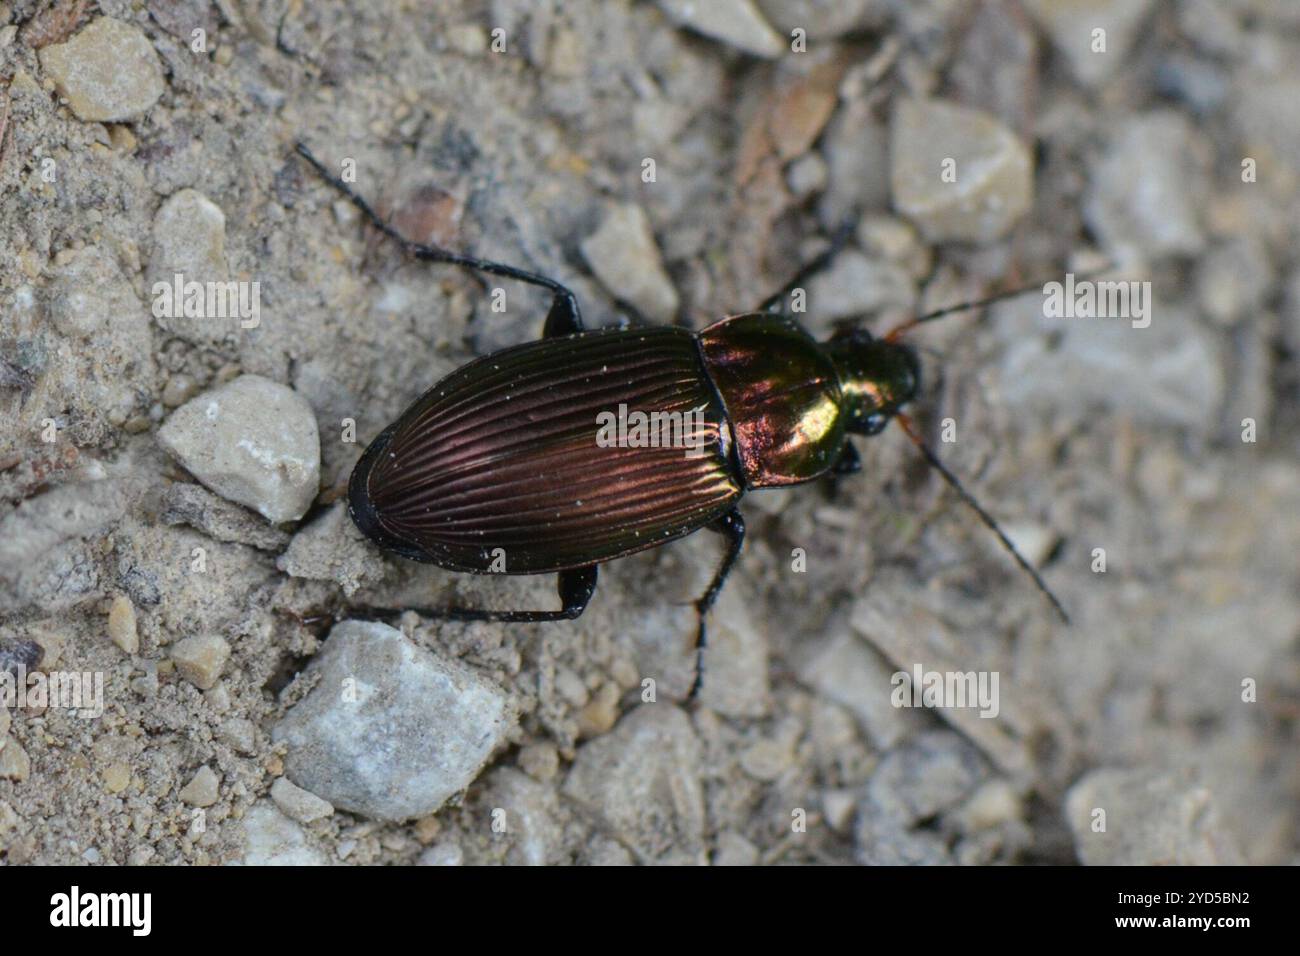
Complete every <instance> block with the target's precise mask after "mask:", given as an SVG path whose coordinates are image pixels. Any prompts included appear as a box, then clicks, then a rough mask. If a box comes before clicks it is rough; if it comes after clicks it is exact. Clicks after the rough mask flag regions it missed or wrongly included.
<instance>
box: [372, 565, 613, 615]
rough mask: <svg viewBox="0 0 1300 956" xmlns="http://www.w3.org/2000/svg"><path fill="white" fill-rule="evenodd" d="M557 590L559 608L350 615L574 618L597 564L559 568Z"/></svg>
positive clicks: (584, 600) (385, 610)
mask: <svg viewBox="0 0 1300 956" xmlns="http://www.w3.org/2000/svg"><path fill="white" fill-rule="evenodd" d="M556 590H557V591H559V593H560V604H561V605H562V606H561V608H560V610H558V611H492V610H487V609H484V608H468V607H409V608H360V609H354V611H353V612H351V613H352V616H358V615H364V616H371V617H389V618H394V617H400V616H401V615H402V614H404V613H406V612H407V611H414V612H415V613H416V614H419V615H420V616H421V617H433V618H440V619H442V620H446V621H495V622H497V623H502V624H538V623H542V622H545V621H575V620H577V619H578V618H579V617H581V616H582V612H583V611H585V610H586V609H587V605H588V604H589V603H590V602H591V596H592V595H593V594H595V593H596V565H594V564H592V565H589V566H587V567H585V568H572V569H570V570H567V571H561V572H560V573H559V576H558V581H557V586H556Z"/></svg>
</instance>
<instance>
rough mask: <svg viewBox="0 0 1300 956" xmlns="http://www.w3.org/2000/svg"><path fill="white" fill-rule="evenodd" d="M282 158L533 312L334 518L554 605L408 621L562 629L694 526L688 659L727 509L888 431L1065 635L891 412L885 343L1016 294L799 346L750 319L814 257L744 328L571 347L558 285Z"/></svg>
mask: <svg viewBox="0 0 1300 956" xmlns="http://www.w3.org/2000/svg"><path fill="white" fill-rule="evenodd" d="M297 149H298V152H299V154H301V155H302V157H303V158H304V159H306V160H307V162H309V163H310V164H311V165H312V166H313V167H314V168H315V170H316V172H317V173H319V174H320V175H321V177H322V178H323V179H324V180H325V181H326V182H328V183H330V184H331V185H332V186H333V187H334V188H335V189H337V190H338V191H339V192H340V193H342V194H343V195H344V196H346V197H347V198H348V199H349V200H350V201H351V202H352V204H353V205H355V206H356V207H357V209H359V210H360V211H361V212H362V214H364V215H365V217H366V218H367V219H368V220H369V221H370V222H371V223H373V224H374V226H375V227H376V228H377V229H379V230H380V231H381V232H383V233H384V234H385V235H387V236H389V237H391V238H392V239H394V240H396V241H397V242H398V243H400V244H401V246H402V248H403V249H404V250H405V251H406V252H407V253H408V254H410V255H412V256H414V257H415V258H417V259H422V260H426V261H431V262H444V263H450V264H452V265H458V266H465V267H467V268H470V269H474V270H477V271H479V272H483V273H489V274H491V275H496V276H503V277H505V278H510V279H517V280H519V281H520V282H526V283H529V284H531V285H536V286H541V287H542V288H544V289H547V290H548V291H550V292H551V293H552V295H553V301H552V305H551V309H550V312H549V313H548V314H547V317H546V323H545V327H544V330H543V333H542V336H543V337H542V339H541V340H540V341H537V342H531V343H528V344H525V345H519V346H515V347H513V348H507V349H503V350H501V351H498V352H494V353H492V354H490V355H486V356H484V357H482V358H479V359H476V360H475V361H473V362H470V363H469V364H468V365H465V366H463V367H462V368H460V369H458V370H457V371H455V372H452V373H451V374H450V375H448V376H447V377H446V378H444V379H442V381H440V382H438V383H437V384H436V385H434V386H433V387H432V388H431V389H429V390H428V391H427V392H425V393H424V395H422V396H421V397H420V398H419V399H418V400H416V402H415V403H414V404H413V405H411V407H410V408H408V409H407V410H406V411H405V412H404V413H403V414H402V415H401V417H400V418H398V419H397V421H396V422H394V423H393V424H392V425H390V426H389V427H388V428H386V429H384V431H383V432H382V433H381V434H380V435H379V436H378V437H377V438H376V439H375V440H374V441H373V442H371V443H370V445H369V447H368V448H367V449H366V451H365V453H364V454H363V455H362V456H361V460H360V461H359V462H358V463H357V466H356V468H355V469H354V470H353V472H352V477H351V480H350V481H349V483H348V508H349V511H350V513H351V515H352V520H353V521H354V522H356V525H357V527H359V528H360V529H361V531H362V532H364V533H365V534H366V536H367V537H369V538H370V539H371V540H372V541H374V542H375V543H376V544H377V545H379V547H381V548H383V549H385V550H388V551H392V552H394V553H396V554H400V555H402V556H403V557H407V558H412V559H414V560H416V561H427V562H432V563H434V564H437V565H439V566H440V567H444V568H448V569H451V570H455V571H467V572H471V573H476V574H484V573H505V574H545V573H557V574H558V575H559V593H560V601H561V603H562V605H563V606H562V608H561V609H560V610H558V611H492V610H480V609H469V608H437V609H430V608H419V609H414V610H418V611H419V613H422V614H426V615H429V616H436V617H442V618H450V619H455V620H473V621H517V622H534V621H556V620H564V619H569V620H572V619H574V618H576V617H578V616H579V615H580V614H582V612H583V610H584V609H585V608H586V606H587V603H588V602H589V601H590V600H591V596H592V594H593V593H594V592H595V590H596V568H597V566H598V565H600V564H601V563H603V562H605V561H610V560H613V559H614V558H621V557H624V556H626V555H629V554H634V553H636V552H637V551H643V550H645V549H647V548H654V547H657V546H659V545H661V544H665V543H667V542H669V541H673V540H675V539H677V538H681V537H683V536H685V535H688V534H691V533H692V532H694V531H698V530H699V529H700V528H704V527H709V528H712V529H714V530H716V531H719V532H721V533H722V534H723V535H725V537H726V539H727V548H726V554H725V556H724V557H723V559H722V563H721V564H720V565H719V567H718V569H717V571H716V573H715V574H714V576H713V580H712V582H711V583H710V584H709V587H708V589H707V590H706V591H705V592H704V594H703V595H702V596H701V597H700V598H699V599H698V600H697V601H696V602H695V606H696V610H697V613H698V616H699V626H698V631H697V641H696V647H697V652H700V651H702V650H703V647H704V643H705V619H706V616H707V614H708V612H709V609H710V608H711V607H712V606H713V603H714V601H715V600H716V599H717V597H718V593H719V591H720V590H721V589H722V586H723V584H724V582H725V581H726V579H727V575H728V574H729V573H730V572H731V569H732V567H733V566H734V565H735V563H736V559H737V557H738V556H739V555H740V549H741V545H742V543H743V541H744V538H745V522H744V520H743V519H742V517H741V515H740V511H739V510H738V509H737V507H736V505H737V503H738V502H739V501H740V499H741V498H742V497H743V496H744V495H745V493H746V492H748V491H750V490H752V489H755V488H770V487H778V486H783V485H796V484H802V483H804V482H808V481H812V480H814V479H817V478H820V477H822V476H824V475H827V474H842V473H847V472H853V471H857V470H858V468H859V467H860V464H859V461H858V455H857V452H856V450H855V449H854V447H853V444H852V443H851V442H850V441H849V436H850V435H875V434H877V433H879V432H880V431H881V429H883V428H884V427H885V425H886V424H888V422H889V421H890V420H891V419H896V420H897V421H898V422H899V423H900V424H901V425H902V427H903V429H904V430H905V431H906V432H907V434H908V437H909V438H911V440H912V441H913V442H914V443H915V444H916V445H917V447H918V448H920V450H921V452H922V454H923V455H924V456H925V458H926V460H927V461H928V462H929V463H930V464H931V465H932V466H934V467H935V468H936V469H937V470H938V471H939V473H940V474H941V475H942V476H943V477H944V479H945V480H946V481H947V482H948V483H949V484H951V485H952V486H953V487H954V488H955V489H956V491H957V492H958V493H959V494H960V495H961V497H962V499H963V500H965V501H966V502H967V503H968V504H969V505H971V506H972V507H973V508H974V509H975V511H976V512H977V513H978V514H979V516H980V518H981V519H982V520H983V521H984V523H985V524H986V525H988V526H989V527H990V528H991V529H992V530H993V531H994V532H995V533H996V534H997V535H998V537H999V539H1000V540H1001V541H1002V543H1003V545H1004V546H1005V547H1006V548H1007V549H1008V550H1009V551H1010V552H1011V554H1012V555H1013V556H1014V557H1015V560H1016V561H1017V563H1019V565H1020V566H1021V567H1022V568H1023V569H1024V570H1025V571H1026V572H1028V574H1029V575H1030V576H1031V577H1032V578H1033V580H1034V582H1035V584H1036V585H1037V586H1038V588H1039V589H1040V590H1041V591H1042V592H1043V593H1044V594H1045V595H1046V596H1047V597H1048V599H1049V600H1050V601H1051V602H1052V605H1053V607H1055V608H1056V610H1057V612H1058V613H1060V615H1061V616H1062V618H1064V617H1065V612H1064V610H1063V609H1062V608H1061V606H1060V603H1059V602H1058V601H1057V600H1056V598H1055V596H1054V595H1052V593H1051V591H1049V590H1048V588H1047V586H1046V585H1045V584H1044V583H1043V581H1042V579H1041V578H1040V577H1039V576H1038V573H1037V572H1036V571H1035V570H1034V569H1033V568H1032V567H1031V566H1030V565H1029V563H1028V562H1027V561H1025V559H1024V558H1023V557H1022V556H1021V555H1020V553H1019V552H1018V551H1017V550H1016V548H1015V546H1014V545H1013V544H1012V543H1011V541H1010V540H1009V539H1008V538H1007V537H1006V535H1005V534H1003V533H1002V531H1001V529H1000V528H998V526H997V524H996V522H994V520H993V519H992V518H991V517H990V516H989V515H988V513H987V512H986V511H985V510H984V509H983V508H982V507H981V506H980V505H979V503H978V502H976V501H975V499H974V498H973V497H971V495H970V494H969V493H968V492H967V491H966V490H965V489H964V488H963V487H962V486H961V484H960V483H959V482H958V481H957V479H956V477H955V476H953V474H952V473H951V472H950V471H949V470H948V469H947V468H946V467H945V466H944V465H943V464H942V462H940V461H939V459H938V458H937V457H936V456H935V455H934V453H933V452H932V451H931V450H930V449H929V447H928V446H927V445H926V444H925V443H924V442H923V441H922V439H921V437H920V434H919V433H918V431H917V430H916V428H915V426H914V425H913V424H912V422H911V421H910V420H909V419H908V418H907V416H906V415H905V414H904V413H903V412H902V411H901V408H902V406H903V405H905V404H906V403H907V402H909V401H911V400H912V398H913V397H915V395H916V393H917V389H918V387H919V385H920V365H919V363H918V361H917V356H916V352H915V351H914V350H913V349H912V348H911V347H910V346H908V345H905V344H902V343H900V342H899V341H898V339H899V336H900V335H901V334H902V333H903V332H905V331H907V330H909V329H911V328H913V327H915V326H916V325H919V324H921V323H923V322H928V321H932V320H933V319H937V318H940V317H942V316H945V315H950V314H953V313H955V312H958V311H961V310H964V309H967V308H970V307H973V306H975V305H984V304H987V303H989V302H993V301H996V300H998V299H1001V298H1005V297H1008V296H1010V295H1015V294H1019V293H1020V292H1023V291H1025V290H1023V289H1019V290H1013V291H1012V292H1008V293H1003V294H1001V295H998V296H994V297H991V298H989V299H985V300H982V301H981V302H978V303H965V304H963V305H960V306H953V307H951V308H947V309H943V310H941V311H939V312H933V313H930V314H928V315H924V316H921V317H919V318H916V319H912V320H911V321H909V322H907V323H905V324H904V325H902V326H900V327H898V328H897V329H895V330H893V331H892V332H891V333H890V334H888V335H886V336H884V337H883V338H876V337H873V336H872V335H871V334H870V333H869V332H867V331H866V330H864V329H851V330H845V331H843V332H841V333H839V334H836V335H834V336H833V337H832V338H831V339H829V340H828V341H826V342H821V343H819V342H817V341H815V340H814V339H813V338H812V336H811V335H809V334H808V333H807V332H806V331H805V330H804V329H803V328H801V327H800V326H799V324H798V323H797V322H795V321H794V320H793V319H792V318H790V317H788V316H785V315H781V314H778V313H776V312H773V311H769V310H770V309H771V308H772V307H773V306H774V305H776V304H777V303H778V302H779V301H781V300H782V299H783V298H784V297H785V295H786V294H787V293H789V292H790V291H791V289H793V288H794V287H795V285H796V284H797V283H798V282H800V281H802V280H803V279H804V278H806V277H807V275H808V274H810V273H811V272H812V271H815V270H816V269H818V268H820V267H821V266H822V265H824V264H825V260H826V259H827V258H828V256H823V257H821V258H820V259H819V260H815V261H814V262H812V263H810V264H809V265H808V266H807V267H805V268H804V269H803V270H800V273H799V274H798V275H797V276H796V277H795V278H794V279H793V280H791V282H790V283H789V284H787V285H786V287H785V288H784V289H782V290H781V292H778V293H777V294H776V295H774V296H772V297H770V298H769V299H768V300H767V301H766V302H764V303H762V304H761V305H760V306H759V309H758V311H755V312H750V313H746V314H743V315H734V316H731V317H729V318H725V319H722V320H721V321H719V322H715V323H714V324H713V325H710V326H709V327H708V328H706V329H704V330H703V331H701V332H692V331H690V330H688V329H684V328H680V327H675V326H669V327H657V328H644V327H632V328H616V329H602V330H595V331H591V330H587V329H585V328H584V327H583V324H582V318H581V313H580V311H579V309H578V302H577V299H576V298H575V297H574V295H573V293H572V292H571V291H570V290H569V289H567V288H566V287H565V286H563V285H561V284H560V283H559V282H556V281H555V280H553V279H549V278H547V277H546V276H542V275H537V274H535V273H532V272H527V271H525V270H522V269H516V268H514V267H513V266H508V265H503V264H501V263H497V262H489V261H487V260H483V259H477V258H474V257H471V256H464V255H460V254H458V253H454V252H449V251H447V250H445V249H441V248H437V247H433V246H426V245H420V244H418V243H415V242H411V241H410V240H408V239H407V238H406V237H404V236H402V235H401V234H400V233H398V232H397V231H396V230H395V229H394V228H393V227H392V226H391V225H389V224H388V223H387V222H385V221H384V220H383V219H382V218H380V216H379V215H378V214H377V213H375V211H374V210H373V209H372V208H371V207H370V205H369V204H368V203H367V202H366V201H365V200H364V199H363V198H362V197H361V196H359V195H358V194H357V193H356V192H355V191H354V190H352V189H351V188H350V187H349V186H348V185H347V184H345V183H344V182H343V181H342V180H341V179H340V178H339V177H337V176H334V175H332V174H331V173H330V172H329V171H328V170H327V169H326V168H325V167H324V165H323V164H322V163H321V162H320V161H319V160H317V159H316V157H315V156H313V155H312V154H311V152H310V151H309V150H308V149H307V148H306V147H305V146H303V145H302V144H299V145H298V147H297ZM620 407H621V408H625V409H633V410H639V411H641V412H643V413H653V412H659V413H673V414H677V415H680V416H682V419H678V421H681V420H687V421H689V422H692V423H693V425H692V431H691V434H689V435H687V436H685V438H686V441H685V447H686V448H687V451H688V452H689V453H683V445H682V444H678V445H676V446H675V447H664V446H663V445H660V446H658V447H654V446H649V447H646V446H639V447H631V446H629V444H627V443H624V444H617V443H616V444H609V443H602V442H601V441H599V440H598V439H599V429H600V427H601V426H600V422H601V417H602V415H608V414H611V413H612V409H615V408H620ZM688 413H689V417H688ZM502 559H504V561H503V562H502ZM390 613H391V612H390ZM698 661H699V659H698V658H697V668H696V688H698V686H699V679H700V668H699V666H698ZM692 693H694V690H693V691H692Z"/></svg>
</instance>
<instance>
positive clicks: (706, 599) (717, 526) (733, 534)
mask: <svg viewBox="0 0 1300 956" xmlns="http://www.w3.org/2000/svg"><path fill="white" fill-rule="evenodd" d="M710 528H711V529H712V530H714V531H717V532H719V533H720V534H724V535H726V536H727V553H726V554H724V555H723V556H722V563H721V564H719V565H718V570H717V571H716V572H714V575H713V580H712V581H711V582H709V587H708V589H707V590H706V591H705V592H704V593H703V594H702V595H701V596H700V599H699V600H698V601H696V602H695V613H696V614H697V615H698V617H699V624H698V627H697V630H696V632H695V681H694V683H692V684H691V692H690V694H688V695H687V697H686V699H687V700H688V701H693V700H695V698H696V696H697V695H698V694H699V692H700V687H701V686H702V685H703V683H704V649H705V647H707V646H708V637H709V635H708V626H707V622H708V617H709V611H710V610H711V609H712V608H713V604H714V602H715V601H717V600H718V595H719V594H720V593H722V586H723V585H724V584H726V583H727V577H728V576H729V575H730V574H731V570H732V568H734V567H735V566H736V559H737V558H739V557H740V549H741V548H742V547H743V546H744V544H745V519H744V518H743V517H742V516H741V514H740V511H739V510H738V509H735V508H733V509H731V510H730V511H728V512H727V513H726V514H725V515H723V516H722V517H721V518H719V519H718V520H717V521H716V522H714V523H713V524H712V525H710Z"/></svg>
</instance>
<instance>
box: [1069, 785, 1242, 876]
mask: <svg viewBox="0 0 1300 956" xmlns="http://www.w3.org/2000/svg"><path fill="white" fill-rule="evenodd" d="M1097 811H1104V818H1103V817H1102V816H1101V815H1100V814H1099V813H1098V812H1097ZM1065 814H1066V819H1067V820H1068V821H1069V824H1070V829H1071V831H1073V833H1074V846H1075V850H1076V851H1077V852H1078V854H1079V859H1080V860H1081V861H1082V862H1083V863H1085V864H1088V865H1090V866H1213V865H1222V864H1239V863H1241V862H1242V860H1241V854H1240V851H1239V849H1238V848H1237V846H1236V845H1235V844H1234V842H1233V841H1232V839H1231V838H1230V837H1229V836H1228V834H1227V833H1226V832H1225V831H1224V829H1223V827H1222V825H1221V824H1220V822H1219V815H1218V808H1217V807H1216V806H1215V802H1214V798H1213V795H1212V794H1211V793H1210V791H1209V790H1208V789H1206V788H1205V787H1203V786H1199V785H1197V784H1196V783H1195V782H1194V781H1192V780H1190V779H1187V778H1185V777H1180V776H1178V775H1174V774H1162V773H1159V772H1156V771H1153V770H1151V769H1149V768H1141V769H1131V770H1130V769H1122V770H1121V769H1116V768H1103V769H1101V770H1094V771H1093V772H1092V773H1090V774H1088V775H1087V776H1086V777H1084V778H1083V779H1082V780H1080V781H1079V782H1078V783H1076V784H1075V785H1074V786H1073V787H1071V788H1070V791H1069V793H1067V794H1066V798H1065ZM1102 827H1104V829H1102Z"/></svg>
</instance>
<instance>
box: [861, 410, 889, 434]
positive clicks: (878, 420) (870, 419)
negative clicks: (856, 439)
mask: <svg viewBox="0 0 1300 956" xmlns="http://www.w3.org/2000/svg"><path fill="white" fill-rule="evenodd" d="M888 424H889V416H888V415H886V414H885V413H884V412H872V413H871V414H870V415H868V416H867V417H866V418H865V419H863V421H862V434H864V435H879V434H880V433H881V432H882V431H884V430H885V426H886V425H888Z"/></svg>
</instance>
